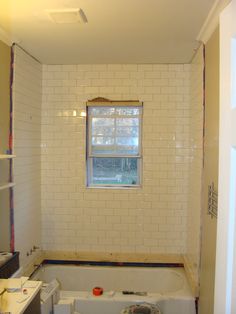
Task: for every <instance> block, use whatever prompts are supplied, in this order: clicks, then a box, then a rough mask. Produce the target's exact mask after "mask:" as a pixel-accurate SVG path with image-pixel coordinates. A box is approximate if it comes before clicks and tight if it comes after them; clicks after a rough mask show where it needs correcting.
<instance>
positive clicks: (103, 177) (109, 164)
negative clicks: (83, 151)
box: [90, 158, 139, 185]
mask: <svg viewBox="0 0 236 314" xmlns="http://www.w3.org/2000/svg"><path fill="white" fill-rule="evenodd" d="M90 161H91V163H90V164H91V166H92V169H90V172H91V184H96V185H137V184H139V177H138V159H137V158H92V159H90Z"/></svg>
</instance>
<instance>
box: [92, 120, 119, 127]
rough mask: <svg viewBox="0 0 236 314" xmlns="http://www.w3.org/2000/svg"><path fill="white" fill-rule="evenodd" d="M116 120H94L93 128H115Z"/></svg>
mask: <svg viewBox="0 0 236 314" xmlns="http://www.w3.org/2000/svg"><path fill="white" fill-rule="evenodd" d="M114 123H115V119H112V118H92V128H94V127H97V126H107V127H112V126H114Z"/></svg>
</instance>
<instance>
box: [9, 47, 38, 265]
mask: <svg viewBox="0 0 236 314" xmlns="http://www.w3.org/2000/svg"><path fill="white" fill-rule="evenodd" d="M41 103H42V65H41V64H40V63H39V62H37V61H36V60H35V59H34V58H32V57H31V56H29V55H28V54H27V53H25V52H24V51H23V50H22V49H21V48H19V47H18V46H15V47H14V82H13V110H14V114H13V119H14V121H13V123H14V153H15V155H16V158H15V160H14V181H15V183H16V185H15V187H14V225H15V250H16V251H19V252H20V266H21V267H23V268H24V267H26V266H27V265H28V264H30V263H32V262H33V261H34V260H35V259H36V258H37V257H38V256H39V255H40V249H36V250H34V246H36V247H40V246H41V147H40V145H41ZM31 250H32V251H31ZM27 253H28V255H27Z"/></svg>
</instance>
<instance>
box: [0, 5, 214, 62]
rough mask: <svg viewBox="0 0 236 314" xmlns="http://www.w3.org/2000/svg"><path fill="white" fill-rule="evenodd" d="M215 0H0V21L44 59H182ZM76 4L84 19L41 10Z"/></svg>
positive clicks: (187, 57)
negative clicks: (59, 19)
mask: <svg viewBox="0 0 236 314" xmlns="http://www.w3.org/2000/svg"><path fill="white" fill-rule="evenodd" d="M214 2H215V0H20V1H19V0H3V1H2V0H1V2H0V26H1V27H2V28H3V29H4V30H5V31H6V32H7V33H8V34H9V35H10V36H11V37H12V38H13V39H14V40H15V41H16V42H18V43H19V45H20V46H21V47H23V48H24V49H25V50H27V51H28V52H29V53H30V54H32V55H33V56H34V57H35V58H37V59H38V60H39V61H41V62H42V63H44V64H77V63H79V64H80V63H187V62H189V61H190V60H191V58H192V56H193V54H194V49H195V48H196V47H197V46H198V43H197V42H196V37H197V35H198V33H199V31H200V29H201V27H202V25H203V23H204V21H205V19H206V17H207V15H208V13H209V11H210V9H211V7H212V6H213V4H214ZM68 8H81V9H82V10H83V11H84V13H85V14H86V17H87V19H88V23H87V24H79V23H75V24H72V23H67V24H56V23H54V22H52V20H51V19H50V18H49V17H48V14H47V12H46V10H51V9H68Z"/></svg>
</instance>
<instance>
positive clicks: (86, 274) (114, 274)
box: [33, 265, 196, 314]
mask: <svg viewBox="0 0 236 314" xmlns="http://www.w3.org/2000/svg"><path fill="white" fill-rule="evenodd" d="M33 278H34V279H40V280H42V281H44V282H50V281H51V280H53V279H55V278H56V279H57V280H58V281H59V282H60V289H61V291H60V297H61V298H74V299H75V309H76V311H78V312H79V313H80V314H96V313H98V314H119V313H120V312H121V310H122V309H123V308H124V307H126V306H128V305H131V304H134V303H140V302H149V303H155V304H157V305H158V306H159V308H160V310H161V311H162V313H163V314H195V313H196V311H195V298H194V296H193V295H192V293H191V291H190V288H189V285H188V283H187V279H186V276H185V272H184V269H183V268H180V267H178V268H168V267H167V268H162V267H124V266H121V267H119V266H75V265H45V266H43V267H41V268H40V269H39V270H38V271H37V272H36V273H35V274H34V276H33ZM96 286H99V287H102V288H103V289H104V294H103V295H102V296H93V294H92V289H93V288H94V287H96ZM124 290H126V291H127V290H128V291H134V292H146V293H147V295H145V296H139V295H123V294H122V291H124Z"/></svg>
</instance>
